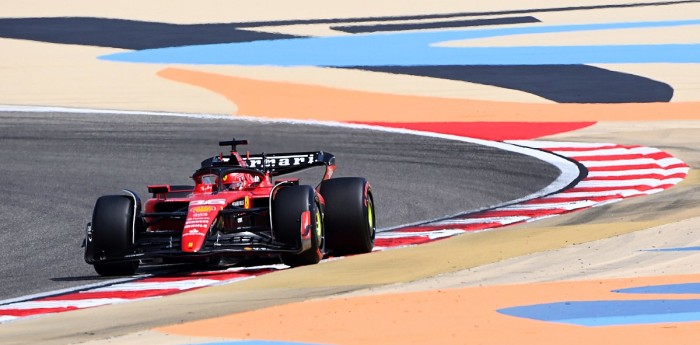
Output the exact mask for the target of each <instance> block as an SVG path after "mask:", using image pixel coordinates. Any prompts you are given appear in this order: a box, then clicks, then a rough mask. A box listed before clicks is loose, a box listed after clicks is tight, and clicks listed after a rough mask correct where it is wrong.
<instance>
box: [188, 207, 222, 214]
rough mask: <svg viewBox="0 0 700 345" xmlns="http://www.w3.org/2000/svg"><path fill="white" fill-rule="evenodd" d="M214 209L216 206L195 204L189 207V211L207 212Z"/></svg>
mask: <svg viewBox="0 0 700 345" xmlns="http://www.w3.org/2000/svg"><path fill="white" fill-rule="evenodd" d="M214 210H216V207H214V206H196V207H193V208H191V211H192V212H194V213H207V212H211V211H214Z"/></svg>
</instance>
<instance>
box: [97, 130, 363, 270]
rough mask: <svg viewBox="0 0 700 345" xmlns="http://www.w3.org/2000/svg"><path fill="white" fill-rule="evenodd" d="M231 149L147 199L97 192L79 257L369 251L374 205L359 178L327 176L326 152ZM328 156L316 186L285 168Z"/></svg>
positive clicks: (291, 257)
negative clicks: (183, 182) (189, 183)
mask: <svg viewBox="0 0 700 345" xmlns="http://www.w3.org/2000/svg"><path fill="white" fill-rule="evenodd" d="M245 144H247V141H246V140H235V139H233V140H231V141H223V142H219V145H221V146H231V153H230V155H224V154H220V155H219V156H214V157H211V158H209V159H206V160H205V161H203V162H202V167H201V168H200V169H199V170H197V171H195V172H194V174H193V175H192V179H193V180H194V184H195V185H194V187H182V186H170V185H151V186H148V191H149V193H152V194H153V196H152V198H150V199H148V200H146V202H145V203H144V204H142V203H141V200H140V199H139V197H138V196H137V195H136V193H134V192H131V191H128V190H125V191H124V192H125V195H106V196H102V197H100V198H99V199H97V202H96V204H95V208H94V211H93V214H92V222H91V223H89V224H88V226H87V228H86V236H85V241H84V245H85V261H86V262H87V263H89V264H91V265H93V266H94V268H95V270H96V271H97V273H99V274H100V275H103V276H115V275H131V274H134V273H135V271H136V269H137V268H138V266H139V263H140V262H141V261H146V260H147V261H149V262H155V263H159V262H163V263H171V262H194V263H197V262H212V261H218V260H220V259H221V258H226V257H234V258H235V257H241V258H242V257H249V256H266V257H271V256H278V257H280V258H281V260H282V262H283V263H285V264H287V265H289V266H300V265H309V264H315V263H318V262H319V261H320V260H321V259H322V258H323V256H324V255H326V254H328V253H333V254H334V255H346V254H359V253H367V252H370V251H372V248H373V246H374V236H375V230H376V228H375V214H374V203H373V199H372V189H371V188H370V185H369V183H368V182H367V181H366V180H365V179H364V178H359V177H344V178H334V179H331V175H332V174H333V172H334V170H335V157H334V156H333V155H332V154H330V153H327V152H323V151H318V152H298V153H274V154H260V155H247V156H246V157H241V155H240V154H239V153H238V152H237V151H236V146H237V145H245ZM314 166H325V173H324V175H323V179H322V181H321V183H320V184H319V185H318V186H317V187H316V188H314V187H311V186H308V185H301V184H300V183H299V179H297V178H287V179H276V180H274V181H273V178H274V177H276V176H279V175H282V174H288V173H293V172H297V171H300V170H302V169H306V168H309V167H314Z"/></svg>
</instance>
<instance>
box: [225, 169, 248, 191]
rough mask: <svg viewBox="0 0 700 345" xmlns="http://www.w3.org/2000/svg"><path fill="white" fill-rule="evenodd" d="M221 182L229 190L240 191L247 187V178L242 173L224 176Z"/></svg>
mask: <svg viewBox="0 0 700 345" xmlns="http://www.w3.org/2000/svg"><path fill="white" fill-rule="evenodd" d="M221 182H222V183H223V185H224V186H225V187H226V188H227V189H229V190H241V189H244V188H246V187H248V178H247V175H246V174H244V173H230V174H226V175H224V177H223V178H222V179H221Z"/></svg>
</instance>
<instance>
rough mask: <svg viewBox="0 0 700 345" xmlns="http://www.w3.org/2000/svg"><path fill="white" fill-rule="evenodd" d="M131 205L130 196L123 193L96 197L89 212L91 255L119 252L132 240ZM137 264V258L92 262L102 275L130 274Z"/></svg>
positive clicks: (132, 214) (132, 217) (108, 254)
mask: <svg viewBox="0 0 700 345" xmlns="http://www.w3.org/2000/svg"><path fill="white" fill-rule="evenodd" d="M133 219H134V205H133V201H132V199H131V198H129V197H127V196H123V195H106V196H102V197H100V198H99V199H97V202H96V203H95V209H94V211H93V213H92V241H91V243H90V247H91V248H90V251H91V252H92V255H93V258H95V259H96V258H99V257H100V256H102V255H104V256H107V257H109V256H110V255H112V254H113V253H115V252H116V253H122V252H124V251H126V250H128V249H129V248H130V247H131V244H132V236H133V226H134V224H133ZM138 266H139V261H138V260H133V261H124V262H108V263H95V264H94V268H95V271H96V272H97V273H98V274H99V275H102V276H124V275H133V274H134V273H135V272H136V269H137V268H138Z"/></svg>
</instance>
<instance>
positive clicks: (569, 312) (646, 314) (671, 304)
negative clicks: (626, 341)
mask: <svg viewBox="0 0 700 345" xmlns="http://www.w3.org/2000/svg"><path fill="white" fill-rule="evenodd" d="M498 312H499V313H501V314H505V315H510V316H515V317H521V318H527V319H533V320H540V321H546V322H557V323H565V324H572V325H579V326H589V327H595V326H619V325H641V324H658V323H673V322H692V321H700V300H638V301H637V300H635V301H624V300H623V301H579V302H559V303H547V304H537V305H530V306H521V307H512V308H505V309H500V310H498Z"/></svg>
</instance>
